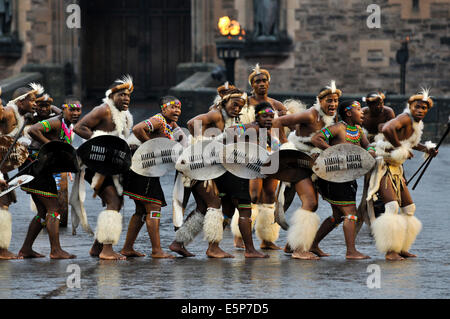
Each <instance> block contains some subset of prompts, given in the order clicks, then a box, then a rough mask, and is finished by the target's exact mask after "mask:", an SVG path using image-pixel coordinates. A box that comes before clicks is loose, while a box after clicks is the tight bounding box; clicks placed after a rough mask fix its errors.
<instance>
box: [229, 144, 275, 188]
mask: <svg viewBox="0 0 450 319" xmlns="http://www.w3.org/2000/svg"><path fill="white" fill-rule="evenodd" d="M268 159H269V152H268V151H267V150H266V149H264V148H262V147H261V146H260V145H258V144H253V143H244V142H240V143H233V144H228V145H226V146H225V148H224V163H223V164H222V165H223V166H224V167H225V169H226V170H227V171H229V172H230V173H231V174H233V175H236V176H237V177H240V178H245V179H257V178H264V177H265V175H264V174H263V173H262V169H263V166H264V165H265V164H266V163H267V161H268Z"/></svg>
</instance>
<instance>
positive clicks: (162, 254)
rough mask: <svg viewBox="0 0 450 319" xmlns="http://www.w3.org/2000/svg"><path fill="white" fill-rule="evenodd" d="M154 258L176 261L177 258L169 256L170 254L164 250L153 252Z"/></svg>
mask: <svg viewBox="0 0 450 319" xmlns="http://www.w3.org/2000/svg"><path fill="white" fill-rule="evenodd" d="M152 258H161V259H164V258H167V259H174V258H175V256H173V255H171V254H168V253H166V252H164V251H163V250H158V251H152Z"/></svg>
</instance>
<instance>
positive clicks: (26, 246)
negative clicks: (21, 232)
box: [19, 195, 47, 259]
mask: <svg viewBox="0 0 450 319" xmlns="http://www.w3.org/2000/svg"><path fill="white" fill-rule="evenodd" d="M31 197H32V198H33V200H34V202H35V204H36V208H37V210H38V214H37V216H38V218H41V220H42V221H45V216H46V214H47V209H46V207H45V206H44V204H43V203H42V202H41V201H40V200H39V197H38V196H37V195H32V196H31ZM42 228H44V226H43V225H42V223H41V222H38V221H37V220H36V218H33V219H32V220H31V222H30V225H29V226H28V231H27V235H26V237H25V241H24V243H23V245H22V248H21V249H20V251H19V256H20V257H22V258H25V259H28V258H43V257H45V256H44V255H42V254H39V253H37V252H35V251H34V250H33V243H34V241H35V240H36V238H37V236H38V235H39V233H40V232H41V230H42Z"/></svg>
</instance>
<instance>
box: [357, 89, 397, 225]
mask: <svg viewBox="0 0 450 319" xmlns="http://www.w3.org/2000/svg"><path fill="white" fill-rule="evenodd" d="M385 98H386V97H385V95H384V94H383V93H382V92H371V93H369V94H367V96H365V97H363V98H362V100H363V102H365V103H366V105H367V107H364V108H363V115H364V121H363V124H362V128H363V129H364V133H365V134H366V136H367V139H368V140H369V142H370V143H374V142H375V141H376V140H377V139H382V138H383V133H381V130H382V128H383V125H384V124H385V123H386V122H388V121H390V120H392V119H393V118H394V117H395V113H394V110H392V109H391V108H390V107H388V106H385V105H384V100H385ZM372 146H373V145H372ZM369 178H370V172H369V173H367V174H366V176H365V177H364V187H363V198H362V199H361V202H360V205H359V207H358V214H359V217H360V219H359V220H358V222H357V226H356V230H357V232H358V231H359V229H360V228H361V226H362V224H363V222H364V221H367V220H370V217H369V216H370V215H371V214H373V216H378V215H379V214H381V213H383V207H384V204H383V203H382V201H376V203H374V205H373V206H369V205H367V201H366V200H365V197H366V195H367V190H368V187H369ZM369 210H373V212H371V214H369ZM368 215H369V216H368Z"/></svg>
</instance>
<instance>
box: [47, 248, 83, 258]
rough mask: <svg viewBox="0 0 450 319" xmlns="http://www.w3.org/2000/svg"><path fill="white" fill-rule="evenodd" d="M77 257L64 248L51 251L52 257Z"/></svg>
mask: <svg viewBox="0 0 450 319" xmlns="http://www.w3.org/2000/svg"><path fill="white" fill-rule="evenodd" d="M74 258H77V256H75V255H72V254H69V253H68V252H67V251H64V250H62V249H59V250H55V251H52V252H51V253H50V259H74Z"/></svg>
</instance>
